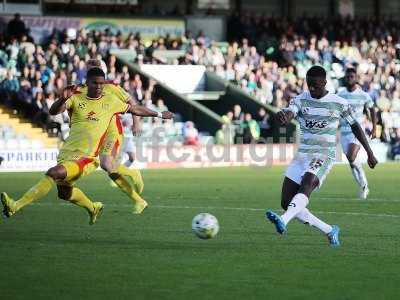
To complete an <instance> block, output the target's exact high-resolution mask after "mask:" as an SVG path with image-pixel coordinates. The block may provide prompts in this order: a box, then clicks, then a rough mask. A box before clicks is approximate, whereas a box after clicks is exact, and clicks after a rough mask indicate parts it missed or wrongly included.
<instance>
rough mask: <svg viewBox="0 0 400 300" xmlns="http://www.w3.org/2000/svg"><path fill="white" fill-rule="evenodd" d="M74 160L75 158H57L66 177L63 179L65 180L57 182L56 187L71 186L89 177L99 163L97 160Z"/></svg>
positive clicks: (80, 158)
mask: <svg viewBox="0 0 400 300" xmlns="http://www.w3.org/2000/svg"><path fill="white" fill-rule="evenodd" d="M74 158H76V157H70V158H67V157H66V156H64V157H62V156H61V157H58V158H57V162H58V164H59V165H62V166H63V167H64V168H65V170H66V171H67V176H66V177H65V179H64V180H62V181H60V182H57V185H66V186H73V185H74V184H75V182H76V181H78V180H79V179H81V178H82V177H84V176H87V175H89V174H90V173H92V172H93V171H95V170H96V169H97V168H98V167H99V165H100V162H99V160H98V159H97V158H93V157H79V158H77V159H74Z"/></svg>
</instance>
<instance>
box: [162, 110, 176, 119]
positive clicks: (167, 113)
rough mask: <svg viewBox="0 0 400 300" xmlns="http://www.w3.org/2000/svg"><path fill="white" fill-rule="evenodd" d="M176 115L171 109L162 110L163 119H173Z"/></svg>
mask: <svg viewBox="0 0 400 300" xmlns="http://www.w3.org/2000/svg"><path fill="white" fill-rule="evenodd" d="M173 117H174V114H173V113H172V112H170V111H163V112H162V118H163V119H172V118H173Z"/></svg>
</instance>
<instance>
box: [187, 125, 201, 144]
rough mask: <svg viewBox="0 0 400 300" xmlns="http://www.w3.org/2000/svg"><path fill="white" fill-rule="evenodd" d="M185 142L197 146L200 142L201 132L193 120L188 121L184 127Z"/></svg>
mask: <svg viewBox="0 0 400 300" xmlns="http://www.w3.org/2000/svg"><path fill="white" fill-rule="evenodd" d="M183 137H184V144H185V145H190V146H195V145H197V144H198V143H199V132H198V130H197V129H196V128H195V127H194V123H193V122H192V121H187V122H186V123H185V126H184V127H183Z"/></svg>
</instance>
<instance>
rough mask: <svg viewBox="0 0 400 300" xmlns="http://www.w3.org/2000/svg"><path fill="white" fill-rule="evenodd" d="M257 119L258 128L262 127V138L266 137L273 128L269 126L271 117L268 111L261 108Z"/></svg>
mask: <svg viewBox="0 0 400 300" xmlns="http://www.w3.org/2000/svg"><path fill="white" fill-rule="evenodd" d="M255 119H256V121H257V123H258V126H259V127H260V136H262V137H266V136H267V135H268V132H269V130H270V128H271V125H270V124H269V115H268V114H267V111H266V110H265V108H263V107H261V108H260V109H259V110H258V113H257V116H256V118H255Z"/></svg>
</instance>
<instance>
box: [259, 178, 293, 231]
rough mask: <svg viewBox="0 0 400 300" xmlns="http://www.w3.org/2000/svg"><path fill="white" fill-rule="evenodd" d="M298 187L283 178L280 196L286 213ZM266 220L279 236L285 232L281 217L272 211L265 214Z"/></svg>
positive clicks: (285, 228)
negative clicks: (273, 226) (271, 224)
mask: <svg viewBox="0 0 400 300" xmlns="http://www.w3.org/2000/svg"><path fill="white" fill-rule="evenodd" d="M299 187H300V185H299V184H297V183H296V182H294V181H293V180H291V179H289V178H288V177H285V179H284V180H283V184H282V194H281V206H282V208H283V209H284V210H285V211H286V210H287V209H288V205H289V203H290V201H291V200H292V199H293V197H294V196H295V195H296V194H297V192H298V190H299ZM266 217H267V219H268V220H269V221H270V222H271V223H273V224H274V225H275V229H276V231H277V232H278V233H279V234H284V233H285V232H286V231H287V227H286V224H285V222H284V221H283V220H282V218H281V216H279V215H278V214H277V213H275V212H273V211H272V210H268V211H267V212H266Z"/></svg>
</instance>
